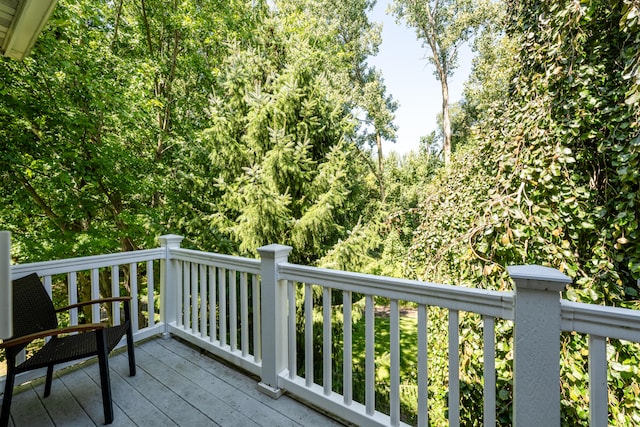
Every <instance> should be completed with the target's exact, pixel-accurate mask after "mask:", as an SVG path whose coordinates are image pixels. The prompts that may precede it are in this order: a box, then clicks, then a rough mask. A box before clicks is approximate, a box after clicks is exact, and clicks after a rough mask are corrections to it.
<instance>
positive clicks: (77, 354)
mask: <svg viewBox="0 0 640 427" xmlns="http://www.w3.org/2000/svg"><path fill="white" fill-rule="evenodd" d="M127 327H128V325H126V324H124V325H119V326H113V327H110V328H106V329H105V333H106V338H107V351H108V352H111V350H113V349H114V348H115V346H116V345H118V343H119V342H120V339H122V337H123V335H124V334H125V333H126V332H127ZM95 335H96V333H95V331H92V332H84V333H82V334H77V335H66V336H63V337H53V338H51V340H50V341H49V342H48V343H46V344H45V345H44V347H42V349H40V350H39V351H38V352H37V353H36V354H34V355H33V356H32V357H30V358H29V359H27V360H26V361H25V362H24V363H22V364H20V365H18V366H16V370H17V371H18V372H24V371H30V370H33V369H38V368H44V367H46V366H49V365H51V364H52V363H55V364H58V363H65V362H70V361H72V360H78V359H83V358H85V357H92V356H97V355H98V348H97V346H96V337H95Z"/></svg>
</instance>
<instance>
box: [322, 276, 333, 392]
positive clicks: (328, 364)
mask: <svg viewBox="0 0 640 427" xmlns="http://www.w3.org/2000/svg"><path fill="white" fill-rule="evenodd" d="M331 311H332V310H331V289H330V288H324V289H322V388H323V389H324V395H325V396H329V395H330V394H331V388H332V375H333V366H332V360H333V357H332V351H331V348H332V340H331V338H332V337H331V336H332V333H331V332H332V331H331V329H332V327H331V323H332V319H331Z"/></svg>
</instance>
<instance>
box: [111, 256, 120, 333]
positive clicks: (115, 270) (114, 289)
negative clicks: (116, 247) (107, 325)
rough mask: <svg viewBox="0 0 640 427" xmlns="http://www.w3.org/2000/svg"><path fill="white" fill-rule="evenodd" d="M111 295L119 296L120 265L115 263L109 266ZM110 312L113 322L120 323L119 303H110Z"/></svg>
mask: <svg viewBox="0 0 640 427" xmlns="http://www.w3.org/2000/svg"><path fill="white" fill-rule="evenodd" d="M111 296H113V297H119V296H120V267H119V266H117V265H113V266H111ZM111 312H112V313H113V320H112V322H113V324H114V325H119V324H120V303H117V302H114V303H111Z"/></svg>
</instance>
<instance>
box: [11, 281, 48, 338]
mask: <svg viewBox="0 0 640 427" xmlns="http://www.w3.org/2000/svg"><path fill="white" fill-rule="evenodd" d="M57 327H58V318H57V317H56V312H55V307H54V306H53V302H52V301H51V298H49V294H47V291H46V289H45V288H44V286H43V285H42V282H41V281H40V278H39V277H38V275H37V274H36V273H32V274H30V275H28V276H25V277H21V278H19V279H16V280H14V281H13V337H12V338H18V337H21V336H24V335H28V334H32V333H35V332H40V331H45V330H47V329H54V328H57Z"/></svg>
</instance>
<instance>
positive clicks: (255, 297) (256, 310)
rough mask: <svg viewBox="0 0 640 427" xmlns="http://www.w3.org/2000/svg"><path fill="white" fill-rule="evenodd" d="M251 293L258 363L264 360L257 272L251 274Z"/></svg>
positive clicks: (254, 341)
mask: <svg viewBox="0 0 640 427" xmlns="http://www.w3.org/2000/svg"><path fill="white" fill-rule="evenodd" d="M251 295H252V301H251V303H252V304H253V317H252V319H253V357H254V359H253V360H254V361H255V362H256V363H261V362H262V340H261V339H260V337H261V336H262V326H261V319H262V315H261V310H260V301H261V298H260V285H259V283H258V278H257V277H256V275H255V274H252V275H251Z"/></svg>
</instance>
